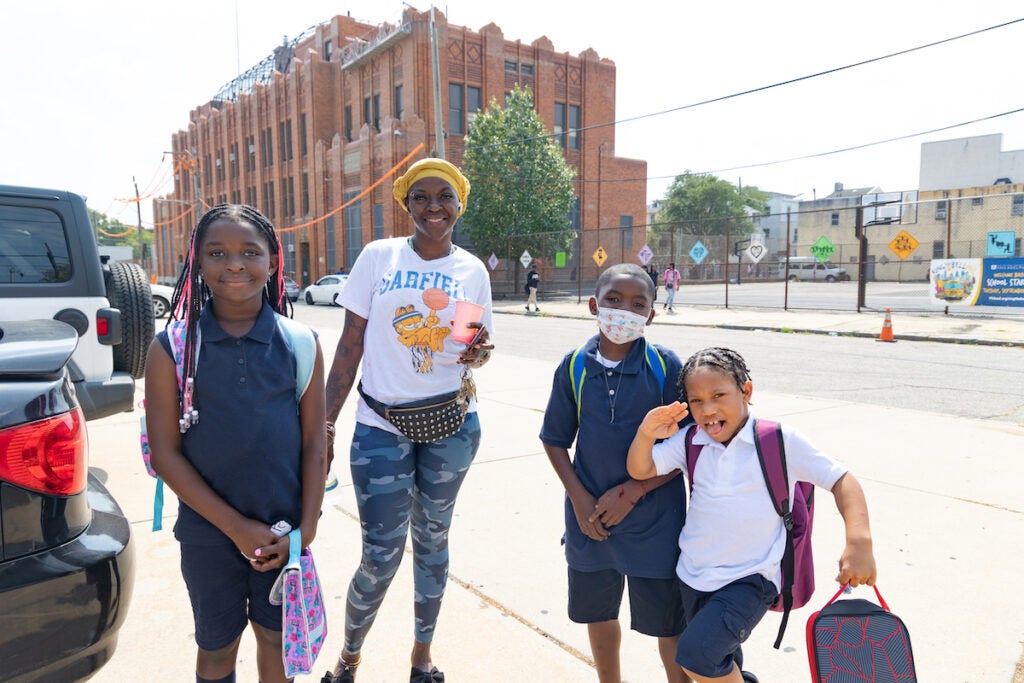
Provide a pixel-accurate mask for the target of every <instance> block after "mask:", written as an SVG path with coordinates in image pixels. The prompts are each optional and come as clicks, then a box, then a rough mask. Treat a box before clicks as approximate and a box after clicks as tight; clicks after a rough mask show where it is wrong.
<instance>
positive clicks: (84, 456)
mask: <svg viewBox="0 0 1024 683" xmlns="http://www.w3.org/2000/svg"><path fill="white" fill-rule="evenodd" d="M88 463H89V440H88V436H87V435H86V431H85V418H84V417H83V416H82V411H81V410H80V409H78V408H75V409H74V410H73V411H71V412H70V413H64V414H63V415H57V416H55V417H48V418H46V419H44V420H37V421H35V422H27V423H25V424H20V425H17V426H16V427H10V428H8V429H4V430H0V479H3V480H4V481H8V482H10V483H12V484H14V485H16V486H21V487H22V488H26V489H29V490H31V491H38V492H40V493H47V494H51V495H58V496H71V495H74V494H76V493H79V492H80V491H82V489H84V488H85V480H86V475H87V469H88Z"/></svg>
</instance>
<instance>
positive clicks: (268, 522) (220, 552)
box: [145, 204, 327, 683]
mask: <svg viewBox="0 0 1024 683" xmlns="http://www.w3.org/2000/svg"><path fill="white" fill-rule="evenodd" d="M187 253H188V256H187V258H186V260H185V265H184V268H183V269H182V272H181V275H180V276H179V278H178V283H177V285H176V287H175V293H174V296H173V298H172V301H171V311H172V313H171V315H170V318H169V322H168V329H166V330H163V331H161V332H160V333H158V334H157V336H156V339H154V340H153V343H152V345H151V346H150V348H149V355H148V357H147V360H146V404H145V405H146V434H147V437H148V440H149V448H150V454H151V455H150V458H151V460H150V462H151V465H152V467H153V469H154V470H155V471H156V473H157V474H158V475H159V476H160V477H161V478H162V479H163V480H164V481H165V482H167V486H169V487H170V489H171V490H172V491H174V493H175V494H176V495H177V497H178V520H177V522H176V523H175V525H174V537H175V538H176V539H177V541H178V543H179V544H180V545H181V573H182V578H183V579H184V581H185V586H186V587H187V588H188V595H189V599H190V600H191V603H192V615H193V619H194V624H195V641H196V645H197V647H198V650H199V652H198V654H197V656H196V659H195V666H196V681H197V683H204V682H205V683H216V682H220V681H234V680H235V667H236V663H237V659H238V646H239V642H240V640H241V637H242V633H243V631H245V628H246V625H247V624H251V625H252V630H253V633H254V635H255V636H256V659H257V662H256V666H257V669H258V671H259V678H260V680H261V681H265V683H283V682H284V681H286V680H290V679H287V678H286V677H285V671H284V663H283V660H282V658H281V646H282V641H281V638H282V636H281V634H282V621H281V606H280V605H272V604H270V600H269V597H270V589H271V586H272V585H273V584H274V582H275V580H276V579H277V578H278V576H280V570H281V568H282V567H283V566H284V565H285V564H286V563H287V561H288V555H289V538H288V533H287V530H286V529H283V525H282V526H279V525H278V523H279V522H286V523H287V525H288V527H289V528H292V527H293V528H295V529H298V530H299V531H300V532H301V538H302V546H303V547H306V546H308V545H309V544H310V543H311V542H312V541H313V539H314V538H315V537H316V532H317V521H318V520H319V516H320V507H321V503H322V502H323V496H324V478H325V476H326V473H327V469H326V464H325V458H324V456H325V452H326V447H327V444H326V434H325V430H324V365H323V363H324V361H323V353H322V352H321V350H320V345H319V342H317V341H316V339H315V337H314V336H313V332H312V330H309V329H307V328H305V326H303V325H301V324H300V323H297V322H295V321H293V320H291V319H290V318H288V313H287V310H288V305H289V304H288V301H287V296H286V294H285V288H284V277H283V274H282V272H281V271H280V267H281V265H282V263H283V260H284V256H283V253H282V249H281V242H280V240H279V239H278V236H277V233H276V232H275V230H274V226H273V225H272V224H271V223H270V221H269V220H267V219H266V217H264V216H263V215H262V214H261V213H259V212H258V211H256V209H253V208H251V207H249V206H241V205H234V204H219V205H217V206H215V207H213V208H212V209H210V210H209V211H208V212H206V213H205V214H204V215H203V217H202V218H201V219H200V220H199V223H198V224H197V225H196V227H195V230H194V231H193V233H192V240H191V243H190V246H189V250H188V252H187ZM179 316H181V317H180V318H179ZM286 318H287V322H283V320H284V319H286ZM179 320H180V323H179ZM285 329H287V330H292V331H295V333H296V334H297V335H299V334H301V335H303V338H304V339H305V340H306V341H307V342H308V343H309V345H310V348H312V347H314V346H315V349H316V351H315V357H313V354H312V353H309V354H308V356H310V358H309V360H310V361H312V365H313V367H312V372H311V374H310V375H309V376H308V384H306V387H305V389H304V390H301V391H298V392H297V391H296V382H297V377H296V371H295V364H296V362H297V360H296V353H295V352H293V350H292V349H293V346H292V344H291V343H289V341H288V339H286V334H287V333H286V332H284V331H283V330H285ZM176 358H177V359H179V360H177V361H176ZM246 359H249V360H248V361H246ZM179 373H181V374H179ZM181 375H184V378H185V380H184V382H182V384H183V385H184V386H185V387H186V389H185V391H184V392H181V391H179V381H181ZM246 380H248V381H246ZM297 393H298V394H299V395H300V396H301V398H299V399H298V401H297V399H296V394H297ZM193 401H194V402H193ZM296 402H298V407H297V409H296ZM200 415H201V416H202V418H203V419H202V420H201V421H200V420H198V417H199V416H200ZM280 531H284V533H283V535H282V534H281V533H279V532H280Z"/></svg>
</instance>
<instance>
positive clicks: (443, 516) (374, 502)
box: [345, 413, 480, 655]
mask: <svg viewBox="0 0 1024 683" xmlns="http://www.w3.org/2000/svg"><path fill="white" fill-rule="evenodd" d="M479 446H480V421H479V419H478V418H477V415H476V413H469V414H468V415H467V416H466V422H465V424H463V426H462V430H461V431H460V432H459V433H458V434H456V435H455V436H453V437H450V438H448V439H445V440H443V441H435V442H433V443H421V444H416V443H412V442H411V441H409V440H408V439H407V438H405V437H404V436H399V435H397V434H392V433H391V432H388V431H385V430H383V429H377V428H375V427H369V426H367V425H365V424H361V423H357V424H356V430H355V435H354V436H353V438H352V449H351V467H352V483H353V485H354V487H355V494H356V502H357V504H358V505H359V520H360V523H361V525H362V529H363V557H362V561H361V562H360V563H359V568H358V569H357V570H356V574H355V576H354V577H352V583H351V584H349V589H348V602H347V604H346V607H345V653H346V654H348V655H354V654H356V653H358V652H359V651H360V650H361V649H362V646H363V640H364V639H365V638H366V634H367V633H368V632H369V630H370V627H371V626H373V620H374V619H375V618H376V616H377V610H378V609H379V608H380V605H381V603H382V602H383V601H384V595H385V594H386V593H387V590H388V587H389V586H390V585H391V580H392V579H393V578H394V577H395V574H396V572H397V571H398V566H399V565H400V564H401V562H402V555H403V552H404V549H405V541H406V537H407V536H408V535H409V527H410V521H411V522H412V524H411V526H412V549H413V585H414V587H415V606H414V612H415V616H416V640H417V641H418V642H421V643H429V642H430V641H431V639H432V638H433V636H434V626H435V625H436V624H437V615H438V613H439V612H440V610H441V598H442V597H443V596H444V589H445V584H446V583H447V581H448V529H449V527H450V526H451V522H452V515H453V513H454V511H455V497H456V495H458V492H459V487H460V486H462V482H463V480H464V479H465V477H466V472H468V471H469V466H470V464H471V463H472V462H473V457H474V456H475V455H476V451H477V449H478V448H479Z"/></svg>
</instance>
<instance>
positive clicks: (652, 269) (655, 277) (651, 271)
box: [647, 261, 658, 303]
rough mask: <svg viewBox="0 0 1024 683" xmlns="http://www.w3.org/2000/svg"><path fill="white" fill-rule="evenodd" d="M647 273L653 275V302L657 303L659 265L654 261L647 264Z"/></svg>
mask: <svg viewBox="0 0 1024 683" xmlns="http://www.w3.org/2000/svg"><path fill="white" fill-rule="evenodd" d="M647 274H648V275H650V276H651V282H653V283H654V298H653V299H652V300H651V303H655V302H656V301H657V300H658V266H656V265H655V264H654V262H653V261H652V262H651V263H649V264H648V265H647Z"/></svg>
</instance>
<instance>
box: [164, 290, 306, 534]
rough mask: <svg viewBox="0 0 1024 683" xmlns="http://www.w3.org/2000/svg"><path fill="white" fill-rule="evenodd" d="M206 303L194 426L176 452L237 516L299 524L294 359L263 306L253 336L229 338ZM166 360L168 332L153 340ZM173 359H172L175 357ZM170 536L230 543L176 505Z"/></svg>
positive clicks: (267, 307)
mask: <svg viewBox="0 0 1024 683" xmlns="http://www.w3.org/2000/svg"><path fill="white" fill-rule="evenodd" d="M212 305H213V302H212V301H208V302H207V304H206V306H205V308H204V309H203V312H202V314H201V316H200V318H199V329H200V332H201V341H202V349H201V350H200V352H199V367H198V369H197V371H196V378H195V394H194V398H195V405H196V409H197V410H198V411H199V423H198V424H195V425H192V427H190V428H189V430H188V431H187V432H186V433H185V434H184V436H183V437H182V444H181V450H182V453H183V454H184V456H185V458H186V459H188V461H189V462H190V463H192V466H193V467H195V469H196V471H197V472H199V474H200V476H202V477H203V479H204V480H205V481H206V483H207V484H209V485H210V487H211V488H212V489H213V490H214V491H216V492H217V494H218V495H219V496H220V497H221V498H223V499H224V500H225V501H227V502H228V503H229V504H230V505H231V506H232V507H234V508H235V509H236V510H238V511H239V512H240V513H241V514H243V515H245V516H246V517H249V518H251V519H257V520H260V521H262V522H265V523H267V524H273V523H274V522H277V521H278V520H282V519H283V520H287V521H288V522H289V523H290V524H291V525H292V526H293V527H295V528H298V525H299V522H300V520H301V518H302V478H301V459H302V430H301V427H300V424H299V416H298V411H297V410H296V406H295V356H294V355H293V354H292V352H291V350H290V349H289V348H288V345H287V343H286V342H285V339H284V336H283V335H282V333H281V332H280V330H278V328H277V322H276V320H275V318H274V316H275V313H274V310H273V309H272V308H271V307H270V304H269V303H268V302H267V301H264V302H263V309H262V310H261V311H260V313H259V316H258V317H257V319H256V324H255V325H253V327H252V329H251V330H249V331H248V332H247V333H246V334H244V335H242V336H241V337H233V336H231V335H230V334H228V333H227V332H225V331H224V329H223V328H222V327H221V326H220V324H219V323H218V322H217V320H216V319H215V318H214V316H213V312H212V310H211V306H212ZM158 339H159V340H160V343H161V344H162V345H163V347H164V349H165V350H166V351H167V352H168V354H170V352H171V351H170V343H169V341H168V339H167V333H166V331H162V332H160V333H159V335H158ZM172 357H173V356H172ZM174 535H175V537H176V538H177V539H178V540H179V541H181V542H183V543H194V544H198V545H218V544H222V543H230V542H231V540H230V539H229V538H228V537H227V536H225V535H224V534H223V533H222V532H221V531H220V530H219V529H217V527H215V526H214V525H213V524H211V523H210V522H208V521H206V519H205V518H203V517H201V516H200V515H199V514H198V513H197V512H196V511H195V510H193V509H192V508H190V507H189V506H188V505H186V504H185V503H184V502H179V506H178V521H177V523H176V524H175V525H174Z"/></svg>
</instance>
